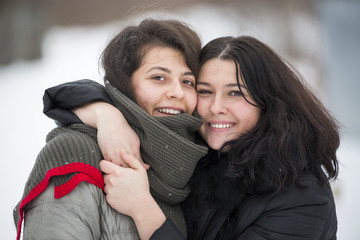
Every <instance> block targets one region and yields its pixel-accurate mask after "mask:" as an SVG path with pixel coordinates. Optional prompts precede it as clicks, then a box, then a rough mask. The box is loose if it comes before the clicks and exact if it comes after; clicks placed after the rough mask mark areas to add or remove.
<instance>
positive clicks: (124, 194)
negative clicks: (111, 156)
mask: <svg viewBox="0 0 360 240" xmlns="http://www.w3.org/2000/svg"><path fill="white" fill-rule="evenodd" d="M120 155H121V157H122V158H123V160H124V162H125V163H126V164H127V166H129V168H124V167H121V166H118V165H116V164H114V163H112V162H109V161H101V162H100V169H101V170H102V171H103V172H104V173H106V175H105V176H104V182H105V189H104V191H105V193H106V201H107V202H108V204H109V205H110V206H111V207H112V208H114V209H115V210H116V211H118V212H120V213H123V214H126V215H128V216H135V215H136V209H137V207H138V206H140V205H142V204H143V203H144V201H147V200H149V198H152V196H151V194H150V187H149V181H148V177H147V174H146V169H145V168H144V167H143V166H142V165H141V164H140V163H139V161H138V160H137V159H136V158H135V157H134V156H132V155H131V154H128V153H126V152H125V151H123V150H121V152H120Z"/></svg>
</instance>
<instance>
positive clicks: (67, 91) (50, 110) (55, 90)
mask: <svg viewBox="0 0 360 240" xmlns="http://www.w3.org/2000/svg"><path fill="white" fill-rule="evenodd" d="M92 102H104V103H109V104H111V103H112V102H111V99H110V98H109V96H108V95H107V93H106V91H105V88H104V86H102V85H101V84H99V83H97V82H95V81H92V80H88V79H83V80H78V81H73V82H67V83H63V84H60V85H57V86H54V87H51V88H48V89H46V90H45V93H44V96H43V104H44V109H43V112H44V114H45V115H46V116H48V117H49V118H52V119H54V120H55V121H56V122H57V123H58V124H59V125H69V124H72V123H81V120H82V119H81V120H80V119H79V118H78V117H77V116H76V115H75V114H74V113H73V112H72V111H71V109H74V108H78V107H81V106H84V105H85V104H88V103H92Z"/></svg>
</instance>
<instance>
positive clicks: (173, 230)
mask: <svg viewBox="0 0 360 240" xmlns="http://www.w3.org/2000/svg"><path fill="white" fill-rule="evenodd" d="M167 239H172V240H185V237H184V236H183V235H182V234H181V232H180V231H179V230H178V229H177V227H176V226H175V225H174V224H173V223H172V222H171V220H170V219H168V218H167V219H166V221H165V222H164V223H163V225H161V227H160V228H158V229H157V230H156V231H155V232H154V233H153V235H152V236H151V238H150V240H167Z"/></svg>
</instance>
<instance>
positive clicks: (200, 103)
mask: <svg viewBox="0 0 360 240" xmlns="http://www.w3.org/2000/svg"><path fill="white" fill-rule="evenodd" d="M206 109H207V108H206V101H205V100H204V99H201V98H197V105H196V111H197V113H198V114H199V115H200V116H201V117H202V118H204V117H205V115H206V112H207V111H206Z"/></svg>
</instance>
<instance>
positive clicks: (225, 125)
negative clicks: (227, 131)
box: [210, 123, 232, 128]
mask: <svg viewBox="0 0 360 240" xmlns="http://www.w3.org/2000/svg"><path fill="white" fill-rule="evenodd" d="M210 126H211V127H213V128H229V127H231V126H232V124H212V123H210Z"/></svg>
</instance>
